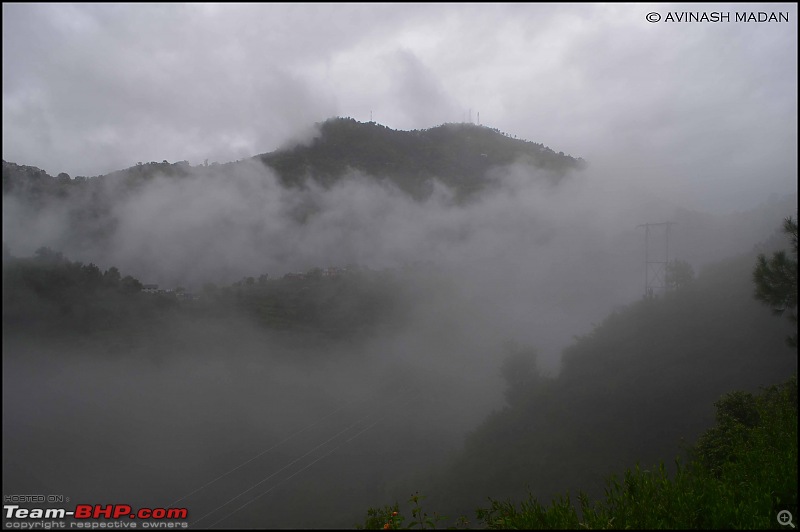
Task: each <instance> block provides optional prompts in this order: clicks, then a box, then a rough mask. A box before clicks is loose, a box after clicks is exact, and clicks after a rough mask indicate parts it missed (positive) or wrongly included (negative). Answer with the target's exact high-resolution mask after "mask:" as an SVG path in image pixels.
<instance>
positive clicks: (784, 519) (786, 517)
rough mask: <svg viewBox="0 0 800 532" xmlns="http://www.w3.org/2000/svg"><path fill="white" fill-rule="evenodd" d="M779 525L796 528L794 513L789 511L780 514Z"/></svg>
mask: <svg viewBox="0 0 800 532" xmlns="http://www.w3.org/2000/svg"><path fill="white" fill-rule="evenodd" d="M778 524H779V525H783V526H786V525H789V526H790V527H792V528H795V526H794V523H792V512H790V511H789V510H781V511H780V512H778Z"/></svg>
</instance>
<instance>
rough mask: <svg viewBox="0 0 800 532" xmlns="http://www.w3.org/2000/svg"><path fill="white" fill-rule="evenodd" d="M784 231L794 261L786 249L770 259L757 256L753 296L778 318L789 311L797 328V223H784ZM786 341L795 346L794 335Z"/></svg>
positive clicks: (774, 254)
mask: <svg viewBox="0 0 800 532" xmlns="http://www.w3.org/2000/svg"><path fill="white" fill-rule="evenodd" d="M783 232H784V233H786V234H787V235H788V236H789V239H790V241H791V243H792V252H793V253H794V258H791V257H790V256H788V254H787V253H786V251H785V250H781V251H777V252H775V253H773V255H772V258H771V259H767V257H766V256H765V255H764V254H763V253H762V254H760V255H759V256H758V258H757V259H756V267H755V269H754V270H753V282H754V283H755V285H756V292H755V297H756V299H758V300H759V301H762V302H764V304H766V305H769V307H770V308H772V310H773V312H775V314H777V315H783V314H784V313H785V312H786V311H789V316H788V317H789V319H790V320H791V321H792V323H794V324H795V326H797V221H796V220H793V219H792V218H787V219H786V220H784V222H783ZM786 341H787V343H788V344H789V345H790V346H792V347H797V332H796V331H795V333H794V334H793V335H791V336H789V337H788V338H787V339H786Z"/></svg>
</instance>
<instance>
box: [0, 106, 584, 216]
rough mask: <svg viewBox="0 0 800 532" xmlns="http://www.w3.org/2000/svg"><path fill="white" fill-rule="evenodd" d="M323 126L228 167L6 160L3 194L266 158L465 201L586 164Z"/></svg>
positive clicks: (299, 170) (441, 132)
mask: <svg viewBox="0 0 800 532" xmlns="http://www.w3.org/2000/svg"><path fill="white" fill-rule="evenodd" d="M316 127H317V129H318V131H319V134H318V135H317V136H315V137H314V138H313V140H312V141H311V142H310V143H308V144H302V143H298V144H295V145H292V146H289V147H286V148H282V149H279V150H275V151H272V152H268V153H263V154H260V155H256V156H254V157H251V158H249V159H244V160H241V161H236V162H228V163H224V164H219V163H212V164H211V165H207V164H203V165H197V166H191V165H190V164H189V163H188V161H179V162H175V163H170V162H168V161H162V162H160V163H158V162H148V163H141V162H140V163H137V164H136V166H132V167H129V168H126V169H122V170H118V171H115V172H111V173H109V174H104V175H100V176H95V177H85V176H76V177H75V178H74V179H73V178H71V177H70V176H69V175H68V174H66V173H63V172H62V173H60V174H59V175H58V176H57V177H53V176H50V175H49V174H47V173H46V172H45V171H43V170H41V169H39V168H36V167H33V166H24V165H19V164H15V163H13V162H6V161H5V160H4V161H3V194H9V193H15V194H20V195H22V196H24V197H27V199H29V200H31V201H33V202H37V201H39V200H42V199H44V198H45V197H47V196H56V197H64V196H66V195H67V194H68V193H69V190H70V189H74V188H87V185H88V188H91V183H97V182H100V181H102V182H112V183H122V184H124V185H125V186H127V187H136V186H137V185H140V184H141V183H143V182H146V181H148V180H150V179H152V178H154V177H156V176H167V177H172V178H180V177H186V176H189V175H192V174H197V173H201V174H205V173H209V172H210V173H213V174H215V175H220V176H230V175H233V174H234V173H235V172H236V170H237V169H238V168H239V167H241V166H243V165H245V164H248V163H250V162H252V161H260V162H262V163H263V164H264V165H265V166H267V167H269V168H270V169H272V170H273V171H274V172H275V174H276V175H277V177H278V179H279V180H280V182H281V183H282V184H283V185H284V186H290V187H297V186H303V185H304V184H306V182H307V180H309V179H312V180H314V181H316V182H318V183H320V184H322V185H325V186H330V185H332V184H333V183H335V182H337V181H338V180H340V179H341V178H342V177H344V176H345V175H347V174H348V173H349V172H352V171H358V172H361V173H363V174H367V175H369V176H373V177H375V178H378V179H381V180H388V181H390V182H391V183H393V184H394V185H395V186H397V187H398V188H399V189H401V190H403V191H405V192H406V193H408V194H410V195H411V196H412V197H414V198H416V199H421V198H424V197H426V196H427V195H428V194H429V193H430V191H431V190H432V187H433V183H432V182H433V180H434V179H436V180H439V181H440V182H441V183H443V184H445V185H447V186H448V187H450V188H451V189H452V190H453V192H454V193H455V194H456V196H457V197H458V198H466V197H468V196H470V195H471V194H473V193H475V192H477V191H479V190H481V189H482V188H483V187H485V186H486V185H487V184H488V183H489V182H490V181H491V179H490V172H491V171H492V169H494V168H498V167H503V166H506V165H510V164H513V163H516V162H519V163H523V164H527V165H530V166H532V167H534V168H537V169H541V170H543V175H545V176H547V179H548V180H550V181H551V182H553V183H554V184H555V183H558V182H559V181H560V180H561V179H562V178H563V177H564V176H565V175H566V174H567V173H568V172H569V171H570V170H578V169H582V168H584V167H585V166H586V163H585V161H584V160H583V159H580V158H574V157H571V156H569V155H565V154H564V153H563V152H558V153H556V152H555V151H553V150H552V149H550V148H548V147H546V146H544V145H542V144H536V143H534V142H529V141H525V140H521V139H516V138H512V137H511V136H510V135H507V134H504V133H502V132H500V131H498V130H496V129H491V128H488V127H483V126H478V125H474V124H444V125H441V126H438V127H434V128H431V129H426V130H414V131H398V130H393V129H390V128H388V127H386V126H382V125H380V124H377V123H375V122H366V123H363V122H357V121H356V120H354V119H352V118H331V119H329V120H327V121H325V122H322V123H320V124H317V125H316Z"/></svg>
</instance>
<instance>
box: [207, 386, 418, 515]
mask: <svg viewBox="0 0 800 532" xmlns="http://www.w3.org/2000/svg"><path fill="white" fill-rule="evenodd" d="M416 390H417V388H414V389H412V390H411V392H412V396H411V397H410V398H409V399H408V400H407V401H405V402H404V403H403V405H405V404H407V403H409V402H411V401H412V400H413V399H415V398H416V397H417V396H416V395H414V394H413V392H416ZM403 395H404V394H400V395H398V397H396V398H395V399H393V400H392V401H390V403H389V404H391V403H395V402H397V400H398V399H400V398H401V397H402V396H403ZM403 405H401V406H403ZM388 406H389V405H385V406H384V407H381V408H379V409H378V410H377V412H373V413H371V414H367V415H366V416H364V417H362V418H360V419H359V420H358V421H356V422H354V423H352V424H351V425H349V426H348V427H346V428H345V429H343V430H341V431H339V432H338V433H336V434H335V435H333V436H331V437H330V438H328V439H327V440H325V441H324V442H322V443H321V444H319V445H317V446H316V447H314V448H313V449H311V450H310V451H308V452H306V453H305V454H303V455H302V456H300V457H298V458H295V459H294V460H292V461H291V462H290V463H289V464H287V465H285V466H283V467H282V468H280V469H278V470H277V471H275V472H274V473H272V474H271V475H269V476H267V477H266V478H264V479H262V480H261V481H259V482H257V483H256V484H254V485H252V486H251V487H249V488H248V489H246V490H245V491H243V492H241V493H239V494H238V495H236V496H235V497H233V498H232V499H230V500H228V501H227V502H225V503H223V504H222V505H220V506H218V507H217V508H215V509H214V510H212V511H210V512H208V513H207V514H205V515H203V516H202V517H200V518H199V519H197V520H196V521H194V522H193V523H192V524H193V525H196V524H197V523H198V522H200V521H202V520H203V519H205V518H207V517H208V516H209V515H211V514H213V513H214V512H216V511H218V510H220V509H221V508H224V507H225V506H227V505H228V504H230V503H231V502H233V501H235V500H236V499H238V498H239V497H241V496H242V495H245V494H246V493H248V492H250V491H252V490H253V489H255V488H256V487H258V486H260V485H261V484H263V483H264V482H266V481H268V480H269V479H271V478H272V477H274V476H275V475H277V474H278V473H280V472H281V471H284V470H285V469H288V468H289V467H291V466H292V465H294V464H295V463H297V462H298V461H300V460H302V459H303V458H305V457H306V456H308V455H309V454H311V453H313V452H314V451H316V450H317V449H319V448H320V447H323V446H325V445H326V444H328V443H330V442H331V441H333V440H335V439H336V438H338V437H339V436H340V435H342V434H344V433H345V432H347V431H349V430H350V429H352V428H353V427H355V426H356V425H358V424H359V423H361V422H362V421H364V420H365V419H369V418H370V417H372V416H373V415H375V413H379V412H381V411H382V410H385V409H386V408H388ZM383 419H384V418H379V419H378V420H377V421H375V422H374V423H372V424H371V425H369V426H368V427H366V428H364V429H362V430H361V431H359V432H358V433H357V434H356V435H355V436H353V437H351V438H349V439H348V440H346V441H344V442H343V443H340V444H339V445H337V446H336V447H334V448H333V449H331V450H330V451H328V452H327V453H325V454H324V455H322V456H321V457H319V458H317V459H316V460H314V461H313V462H311V463H310V464H308V465H307V466H305V467H303V468H302V469H300V470H299V471H297V472H295V473H294V474H292V475H290V476H288V477H286V478H285V479H283V480H281V481H280V482H278V483H277V484H275V485H274V486H272V487H271V488H270V489H268V490H267V491H265V492H263V493H261V494H259V495H258V496H256V497H255V498H253V499H251V500H250V501H248V502H246V503H245V504H243V505H242V506H240V507H238V508H236V509H235V510H233V511H232V512H231V513H229V514H227V515H226V516H224V517H222V518H221V519H219V520H217V521H215V522H214V523H212V524H211V525H209V528H211V527H213V526H215V525H216V524H218V523H220V522H222V521H224V520H225V519H227V518H228V517H230V516H232V515H233V514H235V513H236V512H238V511H239V510H241V509H243V508H245V507H247V506H248V505H250V504H251V503H253V502H255V501H256V500H258V499H260V498H261V497H263V496H264V495H266V494H268V493H270V492H271V491H272V490H274V489H275V488H277V487H278V486H280V485H281V484H283V483H284V482H286V481H288V480H289V479H291V478H293V477H294V476H296V475H298V474H299V473H301V472H303V471H305V470H306V469H308V468H310V467H311V466H313V465H314V464H316V463H317V462H319V461H320V460H322V459H323V458H325V457H327V456H329V455H330V454H332V453H333V452H334V451H336V450H337V449H339V448H340V447H342V446H343V445H346V444H347V443H349V442H351V441H352V440H354V439H356V438H358V437H359V436H360V435H361V434H363V433H364V432H367V431H368V430H370V429H371V428H372V427H374V426H375V425H377V424H378V423H380V422H381V421H383Z"/></svg>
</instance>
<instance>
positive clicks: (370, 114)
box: [369, 109, 372, 122]
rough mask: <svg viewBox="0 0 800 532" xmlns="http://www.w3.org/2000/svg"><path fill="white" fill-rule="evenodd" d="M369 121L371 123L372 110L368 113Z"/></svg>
mask: <svg viewBox="0 0 800 532" xmlns="http://www.w3.org/2000/svg"><path fill="white" fill-rule="evenodd" d="M369 121H370V122H372V109H370V111H369Z"/></svg>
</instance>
